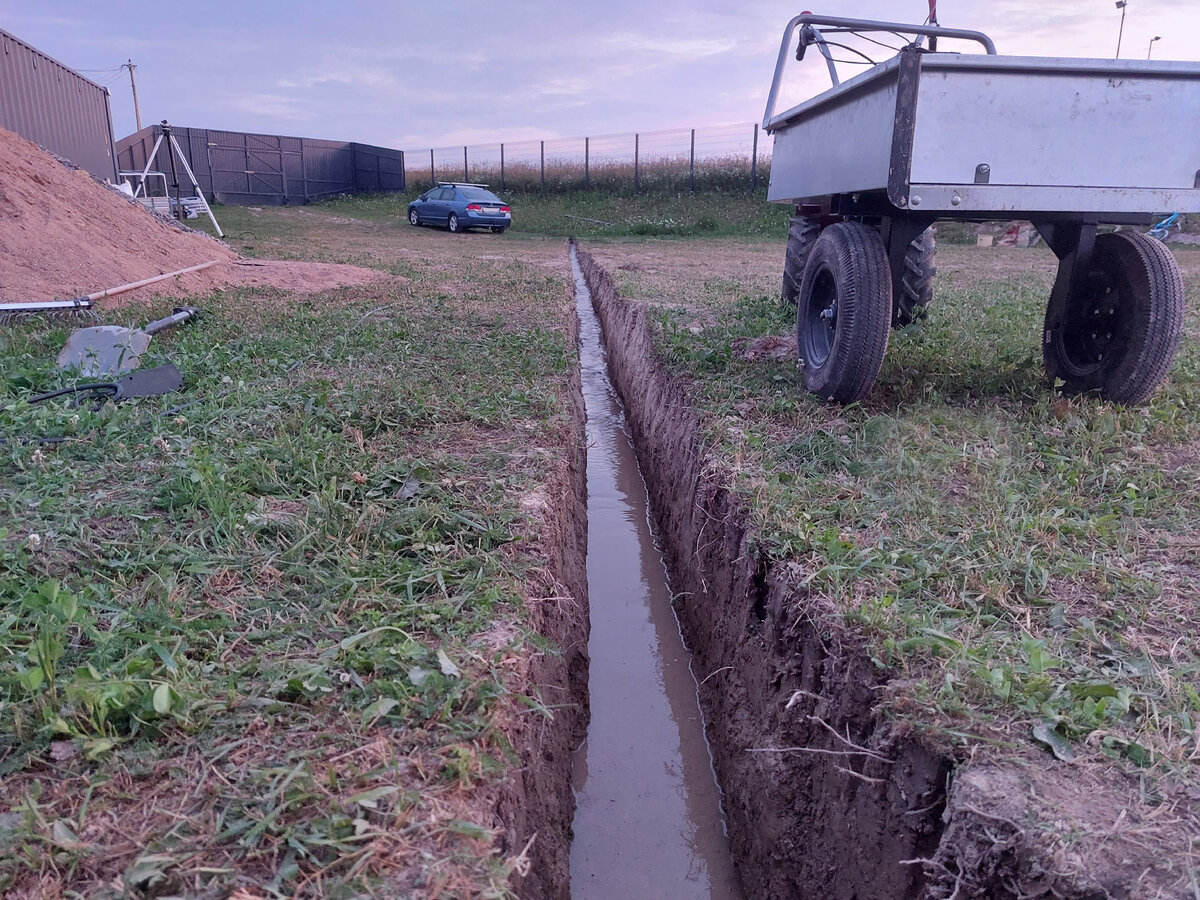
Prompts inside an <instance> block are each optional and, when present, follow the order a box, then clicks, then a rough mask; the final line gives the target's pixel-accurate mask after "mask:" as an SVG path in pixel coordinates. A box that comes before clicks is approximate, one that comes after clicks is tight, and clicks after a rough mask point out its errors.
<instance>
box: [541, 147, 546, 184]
mask: <svg viewBox="0 0 1200 900" xmlns="http://www.w3.org/2000/svg"><path fill="white" fill-rule="evenodd" d="M542 190H543V191H545V190H546V142H545V141H542Z"/></svg>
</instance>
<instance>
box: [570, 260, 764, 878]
mask: <svg viewBox="0 0 1200 900" xmlns="http://www.w3.org/2000/svg"><path fill="white" fill-rule="evenodd" d="M570 253H571V268H572V272H573V273H574V276H575V284H576V295H575V297H576V309H577V313H578V318H579V346H580V369H581V382H582V392H583V399H584V408H585V413H586V434H587V500H588V502H587V509H588V512H587V516H588V550H587V585H588V598H589V608H590V620H591V621H590V625H591V628H590V637H589V640H588V653H589V656H590V665H589V674H588V693H589V698H590V710H591V722H590V725H589V728H588V732H587V737H586V739H585V740H584V742H583V744H582V745H581V746H580V747H579V748H578V750H576V752H575V754H574V758H573V772H572V781H573V786H574V790H575V801H576V812H575V818H574V825H573V832H574V840H573V842H572V845H571V858H570V869H571V881H570V887H571V896H572V898H574V900H601V898H612V897H630V898H636V897H671V898H675V900H690V898H706V900H741V898H742V896H743V894H742V890H741V887H740V883H739V880H738V875H737V872H736V870H735V868H734V865H733V861H732V857H731V855H730V849H729V841H728V838H727V836H726V832H725V824H724V817H723V813H722V808H721V791H720V788H719V787H718V785H717V782H716V776H715V774H714V770H713V762H712V756H711V753H710V750H709V745H708V742H707V739H706V736H705V729H704V719H703V716H702V713H701V710H700V706H699V698H698V694H697V682H696V679H695V677H694V676H693V673H692V669H691V665H690V659H691V657H690V654H689V653H688V650H687V648H686V647H685V645H684V642H683V638H682V635H681V633H680V629H679V623H678V622H677V620H676V618H675V614H674V612H673V610H672V606H671V592H670V587H669V585H668V581H667V573H666V569H665V566H664V563H663V558H662V554H661V553H660V551H659V549H658V547H657V545H656V543H655V540H654V535H653V533H652V531H651V527H650V516H649V501H648V498H647V492H646V486H645V483H644V481H643V479H642V474H641V471H640V469H639V467H638V462H637V458H636V455H635V453H634V449H633V445H632V444H631V442H630V438H629V435H628V432H627V430H626V426H625V414H624V409H623V407H622V404H621V400H620V398H619V397H618V396H617V393H616V391H615V390H614V389H613V386H612V383H611V381H610V380H609V373H608V364H607V355H606V353H605V350H604V346H603V341H602V333H601V327H600V322H599V320H598V318H597V316H596V312H595V310H594V309H593V307H592V300H591V292H590V291H589V289H588V286H587V283H586V282H585V280H584V277H583V274H582V272H581V270H580V268H579V263H578V260H577V258H576V253H575V247H574V245H573V244H572V245H571V248H570Z"/></svg>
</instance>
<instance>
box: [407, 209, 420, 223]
mask: <svg viewBox="0 0 1200 900" xmlns="http://www.w3.org/2000/svg"><path fill="white" fill-rule="evenodd" d="M408 224H409V225H420V224H421V217H420V216H419V215H417V211H416V210H415V209H410V210H409V211H408Z"/></svg>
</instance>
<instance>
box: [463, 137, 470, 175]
mask: <svg viewBox="0 0 1200 900" xmlns="http://www.w3.org/2000/svg"><path fill="white" fill-rule="evenodd" d="M470 180H471V176H470V174H469V173H468V172H467V145H466V144H463V181H470Z"/></svg>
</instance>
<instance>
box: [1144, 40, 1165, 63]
mask: <svg viewBox="0 0 1200 900" xmlns="http://www.w3.org/2000/svg"><path fill="white" fill-rule="evenodd" d="M1161 40H1162V35H1161V34H1156V35H1155V36H1154V37H1152V38H1150V43H1149V44H1147V45H1146V59H1149V58H1150V51H1151V50H1153V49H1154V42H1155V41H1161Z"/></svg>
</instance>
